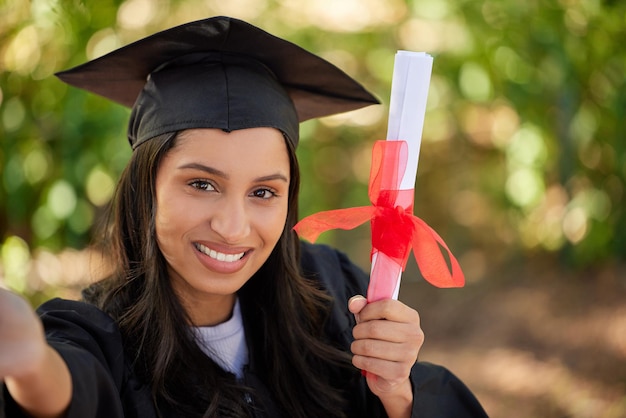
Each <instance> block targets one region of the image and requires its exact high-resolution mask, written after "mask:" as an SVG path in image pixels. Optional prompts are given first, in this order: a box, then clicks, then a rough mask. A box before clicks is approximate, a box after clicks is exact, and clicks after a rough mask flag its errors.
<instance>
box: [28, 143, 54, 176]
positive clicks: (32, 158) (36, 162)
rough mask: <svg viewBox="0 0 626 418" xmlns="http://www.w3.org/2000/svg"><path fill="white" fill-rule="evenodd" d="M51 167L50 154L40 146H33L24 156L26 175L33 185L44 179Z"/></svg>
mask: <svg viewBox="0 0 626 418" xmlns="http://www.w3.org/2000/svg"><path fill="white" fill-rule="evenodd" d="M49 168H50V163H49V161H48V156H47V155H46V153H45V152H43V151H42V150H41V149H39V148H33V149H32V150H31V151H30V152H29V153H28V155H27V156H26V158H24V177H25V178H26V181H28V182H29V183H30V184H31V185H33V184H36V183H39V182H40V181H41V180H43V179H44V178H45V177H46V176H47V175H48V170H49Z"/></svg>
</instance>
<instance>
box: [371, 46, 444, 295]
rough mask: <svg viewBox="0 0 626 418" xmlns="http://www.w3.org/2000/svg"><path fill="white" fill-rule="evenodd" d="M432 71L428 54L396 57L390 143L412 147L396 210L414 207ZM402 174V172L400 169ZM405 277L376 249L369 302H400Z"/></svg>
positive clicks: (416, 53) (390, 119)
mask: <svg viewBox="0 0 626 418" xmlns="http://www.w3.org/2000/svg"><path fill="white" fill-rule="evenodd" d="M432 68H433V58H432V57H431V56H430V55H428V54H426V53H425V52H410V51H398V52H397V53H396V57H395V62H394V69H393V78H392V81H391V99H390V102H389V121H388V126H387V141H398V140H404V141H406V142H407V145H408V161H407V164H406V169H405V170H404V172H403V173H402V172H400V171H399V172H398V178H399V179H401V180H400V185H399V190H404V191H406V192H404V193H399V194H398V199H397V200H396V202H395V205H396V206H398V205H400V206H402V207H403V208H405V209H406V208H409V207H412V206H413V197H414V189H415V178H416V176H417V165H418V161H419V153H420V145H421V142H422V130H423V128H424V116H425V114H426V100H427V98H428V87H429V85H430V75H431V73H432ZM398 170H401V168H400V167H399V168H398ZM390 272H391V273H390ZM390 274H391V276H390ZM401 277H402V266H401V265H399V264H398V263H396V262H395V261H393V260H392V259H391V258H389V257H387V256H386V255H385V254H383V253H381V252H379V251H377V250H376V249H373V252H372V268H371V272H370V283H369V287H368V290H367V299H368V301H370V302H374V301H377V300H381V299H390V298H391V299H397V298H398V293H399V291H400V279H401Z"/></svg>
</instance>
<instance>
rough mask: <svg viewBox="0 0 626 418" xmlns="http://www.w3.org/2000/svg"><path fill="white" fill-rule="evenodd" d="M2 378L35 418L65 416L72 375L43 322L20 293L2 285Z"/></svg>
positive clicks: (0, 367)
mask: <svg viewBox="0 0 626 418" xmlns="http://www.w3.org/2000/svg"><path fill="white" fill-rule="evenodd" d="M0 378H1V379H2V380H4V383H5V384H6V387H7V389H8V391H9V393H10V394H11V397H12V398H13V400H14V401H15V402H16V403H17V404H18V405H20V406H21V407H22V409H24V411H25V412H26V413H28V414H29V415H30V416H32V417H35V418H40V417H42V418H48V417H51V418H52V417H62V416H63V414H64V412H65V411H66V409H67V408H68V406H69V404H70V401H71V397H72V378H71V375H70V372H69V370H68V368H67V365H66V364H65V362H64V361H63V359H62V358H61V356H60V355H59V354H58V353H57V351H56V350H54V349H53V348H52V347H50V346H49V345H48V343H47V342H46V339H45V336H44V332H43V326H42V324H41V321H40V320H39V318H38V317H37V315H36V314H35V312H34V311H33V309H32V308H31V307H30V305H29V304H28V303H27V302H26V301H25V300H24V299H23V298H21V297H20V296H18V295H16V294H14V293H12V292H10V291H8V290H6V289H2V288H0Z"/></svg>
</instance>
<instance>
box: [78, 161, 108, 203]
mask: <svg viewBox="0 0 626 418" xmlns="http://www.w3.org/2000/svg"><path fill="white" fill-rule="evenodd" d="M114 188H115V182H114V181H113V179H112V178H111V176H110V175H109V174H108V173H107V172H106V171H105V170H103V169H102V167H98V166H96V167H94V168H93V169H92V170H91V172H90V173H89V174H88V175H87V182H86V185H85V189H86V191H87V198H88V199H89V201H90V202H91V203H93V204H94V205H96V206H103V205H105V204H106V203H108V202H109V201H110V200H111V197H112V196H113V190H114Z"/></svg>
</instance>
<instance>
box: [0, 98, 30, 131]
mask: <svg viewBox="0 0 626 418" xmlns="http://www.w3.org/2000/svg"><path fill="white" fill-rule="evenodd" d="M25 118H26V109H25V108H24V104H23V103H22V100H20V98H19V97H11V98H10V99H9V100H7V102H6V103H5V105H4V111H3V112H2V124H3V125H4V129H6V131H7V132H14V131H17V130H18V129H19V128H20V126H22V124H23V123H24V119H25Z"/></svg>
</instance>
